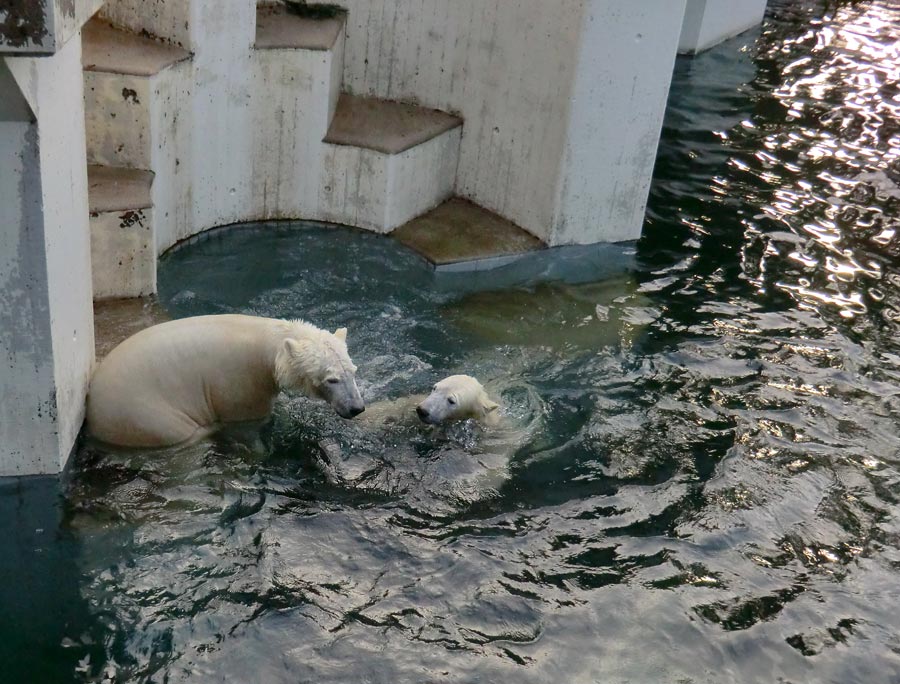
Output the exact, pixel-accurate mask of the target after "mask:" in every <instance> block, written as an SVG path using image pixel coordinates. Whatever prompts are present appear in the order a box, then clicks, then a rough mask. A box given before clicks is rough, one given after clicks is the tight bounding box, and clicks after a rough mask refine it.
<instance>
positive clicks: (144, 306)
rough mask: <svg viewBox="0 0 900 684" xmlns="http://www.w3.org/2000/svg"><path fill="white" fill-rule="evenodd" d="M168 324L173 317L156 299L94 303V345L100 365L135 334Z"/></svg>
mask: <svg viewBox="0 0 900 684" xmlns="http://www.w3.org/2000/svg"><path fill="white" fill-rule="evenodd" d="M168 320H171V316H169V314H168V313H167V312H166V310H165V309H164V308H163V307H162V305H161V304H160V303H159V300H158V299H157V298H156V297H140V298H134V299H107V300H105V301H102V302H94V345H95V350H96V357H97V361H98V362H99V361H100V360H102V359H103V357H105V356H106V355H107V354H109V353H110V352H111V351H112V350H113V349H115V348H116V347H117V346H118V345H119V344H120V343H121V342H124V341H125V340H126V339H128V338H129V337H131V336H132V335H134V334H135V333H139V332H140V331H141V330H143V329H144V328H149V327H150V326H151V325H156V324H157V323H165V322H166V321H168Z"/></svg>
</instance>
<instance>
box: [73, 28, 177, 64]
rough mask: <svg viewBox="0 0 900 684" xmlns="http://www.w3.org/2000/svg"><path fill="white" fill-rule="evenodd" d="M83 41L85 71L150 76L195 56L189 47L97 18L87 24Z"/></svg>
mask: <svg viewBox="0 0 900 684" xmlns="http://www.w3.org/2000/svg"><path fill="white" fill-rule="evenodd" d="M81 41H82V42H81V64H82V66H83V67H84V70H85V71H100V72H106V73H114V74H129V75H131V76H145V77H146V76H153V75H155V74H158V73H159V72H160V71H162V70H163V69H165V68H167V67H170V66H172V65H173V64H177V63H178V62H181V61H183V60H186V59H190V56H191V53H190V52H188V51H187V50H184V49H182V48H179V47H175V46H174V45H169V44H168V43H162V42H160V41H156V40H153V39H152V38H148V37H145V36H140V35H138V34H136V33H132V32H130V31H126V30H124V29H120V28H117V27H115V26H113V25H112V24H110V23H109V22H106V21H103V20H102V19H97V18H95V19H91V20H90V21H89V22H88V23H87V24H85V25H84V29H83V30H82V34H81Z"/></svg>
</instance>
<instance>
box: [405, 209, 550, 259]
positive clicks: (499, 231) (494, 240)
mask: <svg viewBox="0 0 900 684" xmlns="http://www.w3.org/2000/svg"><path fill="white" fill-rule="evenodd" d="M392 236H393V237H394V238H396V239H397V240H398V241H400V242H401V243H402V244H404V245H406V246H407V247H409V248H410V249H412V250H414V251H415V252H418V253H419V254H421V255H422V256H423V257H425V258H426V259H427V260H428V261H430V262H431V263H432V264H434V265H435V267H437V268H439V269H442V270H479V269H482V268H494V267H496V266H501V265H503V264H506V263H509V262H510V261H513V260H515V259H517V258H518V257H520V256H522V255H523V254H527V253H528V252H533V251H536V250H539V249H543V248H544V243H542V242H541V241H540V240H539V239H538V238H536V237H534V236H533V235H532V234H531V233H528V232H526V231H524V230H522V229H521V228H519V227H518V226H517V225H515V224H514V223H511V222H510V221H507V220H506V219H504V218H503V217H501V216H498V215H497V214H495V213H493V212H491V211H488V210H487V209H484V208H483V207H480V206H478V205H477V204H473V203H472V202H470V201H468V200H465V199H461V198H459V197H454V198H453V199H450V200H448V201H446V202H444V203H443V204H441V205H440V206H438V207H436V208H435V209H432V210H431V211H429V212H428V213H427V214H423V215H422V216H419V217H418V218H415V219H413V220H412V221H410V222H409V223H407V224H406V225H404V226H401V227H400V228H398V229H397V230H395V231H394V232H393V233H392Z"/></svg>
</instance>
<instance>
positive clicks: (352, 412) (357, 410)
mask: <svg viewBox="0 0 900 684" xmlns="http://www.w3.org/2000/svg"><path fill="white" fill-rule="evenodd" d="M365 410H366V407H365V406H354V407H353V408H351V409H350V416H351V417H355V416H358V415H359V414H360V413H362V412H363V411H365Z"/></svg>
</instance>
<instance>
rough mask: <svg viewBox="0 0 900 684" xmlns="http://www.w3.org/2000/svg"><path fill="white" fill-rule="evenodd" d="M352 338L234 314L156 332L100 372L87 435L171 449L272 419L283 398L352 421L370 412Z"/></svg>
mask: <svg viewBox="0 0 900 684" xmlns="http://www.w3.org/2000/svg"><path fill="white" fill-rule="evenodd" d="M346 338H347V330H346V328H340V329H338V330H336V331H335V332H334V333H330V332H327V331H325V330H320V329H319V328H317V327H315V326H314V325H311V324H310V323H306V322H304V321H286V320H279V319H274V318H262V317H258V316H242V315H231V314H229V315H218V316H196V317H193V318H183V319H180V320H175V321H169V322H166V323H161V324H159V325H155V326H152V327H150V328H147V329H145V330H142V331H141V332H139V333H137V334H136V335H133V336H131V337H130V338H128V339H127V340H125V341H124V342H122V344H120V345H119V346H118V347H116V348H115V349H113V351H112V352H110V354H109V356H107V357H106V358H105V359H104V360H103V361H102V362H101V363H100V365H99V366H98V367H97V370H96V371H95V372H94V376H93V378H92V379H91V386H90V390H89V393H88V402H87V426H88V431H89V432H90V434H92V435H93V436H94V437H96V438H97V439H99V440H101V441H103V442H106V443H108V444H113V445H118V446H126V447H164V446H172V445H175V444H180V443H184V442H189V441H195V440H198V439H202V438H203V437H205V436H207V435H209V434H210V433H212V432H213V431H215V429H216V428H217V427H218V426H220V425H222V424H224V423H234V422H243V421H252V420H262V419H265V418H267V417H268V416H269V415H270V413H271V411H272V407H273V404H274V401H275V397H276V396H277V395H278V393H279V392H281V391H282V390H288V391H290V390H293V391H298V392H301V393H303V394H305V395H307V396H309V397H313V398H318V399H322V400H324V401H326V402H328V403H329V404H330V405H331V407H332V408H333V409H334V410H335V411H336V412H337V413H338V414H339V415H340V416H342V417H344V418H352V417H354V416H356V415H358V414H360V413H362V412H363V411H364V410H365V405H364V404H363V400H362V397H361V396H360V393H359V388H358V387H357V385H356V366H354V365H353V362H352V361H351V360H350V356H349V354H348V352H347V344H346Z"/></svg>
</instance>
